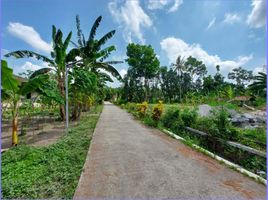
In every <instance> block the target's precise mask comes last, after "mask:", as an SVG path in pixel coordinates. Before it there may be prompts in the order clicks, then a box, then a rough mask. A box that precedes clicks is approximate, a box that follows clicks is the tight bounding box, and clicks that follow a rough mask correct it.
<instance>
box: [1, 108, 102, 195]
mask: <svg viewBox="0 0 268 200" xmlns="http://www.w3.org/2000/svg"><path fill="white" fill-rule="evenodd" d="M101 110H102V106H96V107H95V108H93V109H91V111H90V112H87V113H85V114H84V115H83V116H82V117H81V120H80V121H79V123H78V124H77V125H76V126H75V127H73V128H72V129H71V130H70V131H69V133H68V134H66V135H64V136H63V137H62V138H61V139H60V140H59V141H57V143H55V144H52V145H50V146H46V147H32V146H28V145H19V146H17V147H16V148H12V149H11V150H9V151H7V152H5V153H3V154H2V194H3V197H4V198H5V199H13V198H14V199H29V198H30V199H50V198H64V199H71V198H72V197H73V195H74V192H75V189H76V187H77V184H78V181H79V177H80V174H81V172H82V168H83V166H84V162H85V159H86V155H87V152H88V148H89V144H90V141H91V138H92V133H93V131H94V128H95V126H96V123H97V121H98V118H99V114H100V112H101Z"/></svg>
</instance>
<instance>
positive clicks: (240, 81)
mask: <svg viewBox="0 0 268 200" xmlns="http://www.w3.org/2000/svg"><path fill="white" fill-rule="evenodd" d="M228 78H229V79H231V80H234V81H235V82H236V84H237V88H239V89H244V88H245V85H246V84H247V83H249V82H250V81H251V80H252V79H253V72H252V71H249V70H246V69H243V68H242V67H238V68H235V69H233V70H232V72H230V73H229V74H228Z"/></svg>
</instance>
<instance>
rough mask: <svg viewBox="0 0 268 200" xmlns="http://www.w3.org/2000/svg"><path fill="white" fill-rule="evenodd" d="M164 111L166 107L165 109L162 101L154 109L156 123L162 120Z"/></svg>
mask: <svg viewBox="0 0 268 200" xmlns="http://www.w3.org/2000/svg"><path fill="white" fill-rule="evenodd" d="M163 110H164V107H163V102H162V101H159V103H158V104H156V105H155V106H154V107H153V112H152V118H153V120H155V121H157V122H158V121H159V120H160V117H161V115H162V113H163Z"/></svg>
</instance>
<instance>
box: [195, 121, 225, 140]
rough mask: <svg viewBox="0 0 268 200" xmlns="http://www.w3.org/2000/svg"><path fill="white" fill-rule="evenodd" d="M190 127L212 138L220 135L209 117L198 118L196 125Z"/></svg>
mask: <svg viewBox="0 0 268 200" xmlns="http://www.w3.org/2000/svg"><path fill="white" fill-rule="evenodd" d="M192 127H193V128H195V129H197V130H200V131H203V132H205V133H208V134H210V135H212V136H218V135H220V134H219V130H218V128H217V126H216V124H215V123H214V121H213V119H212V118H210V117H199V118H198V119H197V121H196V124H194V125H192Z"/></svg>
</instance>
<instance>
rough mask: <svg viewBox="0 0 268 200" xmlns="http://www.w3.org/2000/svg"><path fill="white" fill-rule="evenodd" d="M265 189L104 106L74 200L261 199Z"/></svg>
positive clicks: (112, 107)
mask: <svg viewBox="0 0 268 200" xmlns="http://www.w3.org/2000/svg"><path fill="white" fill-rule="evenodd" d="M265 190H266V188H265V186H264V185H262V184H259V183H257V182H255V181H253V180H251V179H250V178H247V177H245V176H244V175H242V174H240V173H238V172H236V171H234V170H232V169H229V168H227V167H226V166H224V165H222V164H220V163H219V162H218V161H216V160H214V159H212V158H210V157H207V156H205V155H203V154H201V153H199V152H197V151H195V150H193V149H191V148H190V147H188V146H186V145H184V144H183V143H181V142H179V141H177V140H174V139H172V138H170V137H169V136H167V135H165V134H164V133H162V132H160V131H158V130H156V129H151V128H148V127H146V126H144V125H142V124H140V123H139V122H138V121H136V120H134V119H133V117H132V116H131V115H130V114H128V113H127V112H126V111H124V110H122V109H120V108H118V107H116V106H114V105H112V104H107V103H106V105H105V106H104V109H103V112H102V114H101V116H100V119H99V121H98V124H97V127H96V129H95V132H94V136H93V140H92V143H91V146H90V149H89V153H88V155H87V159H86V162H85V166H84V172H83V173H82V174H81V177H80V180H79V184H78V187H77V190H76V192H75V195H74V198H75V199H96V198H100V199H104V198H105V199H119V198H120V199H141V198H142V199H148V198H150V199H151V198H152V199H156V198H157V199H163V198H173V199H265V194H266V191H265Z"/></svg>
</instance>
